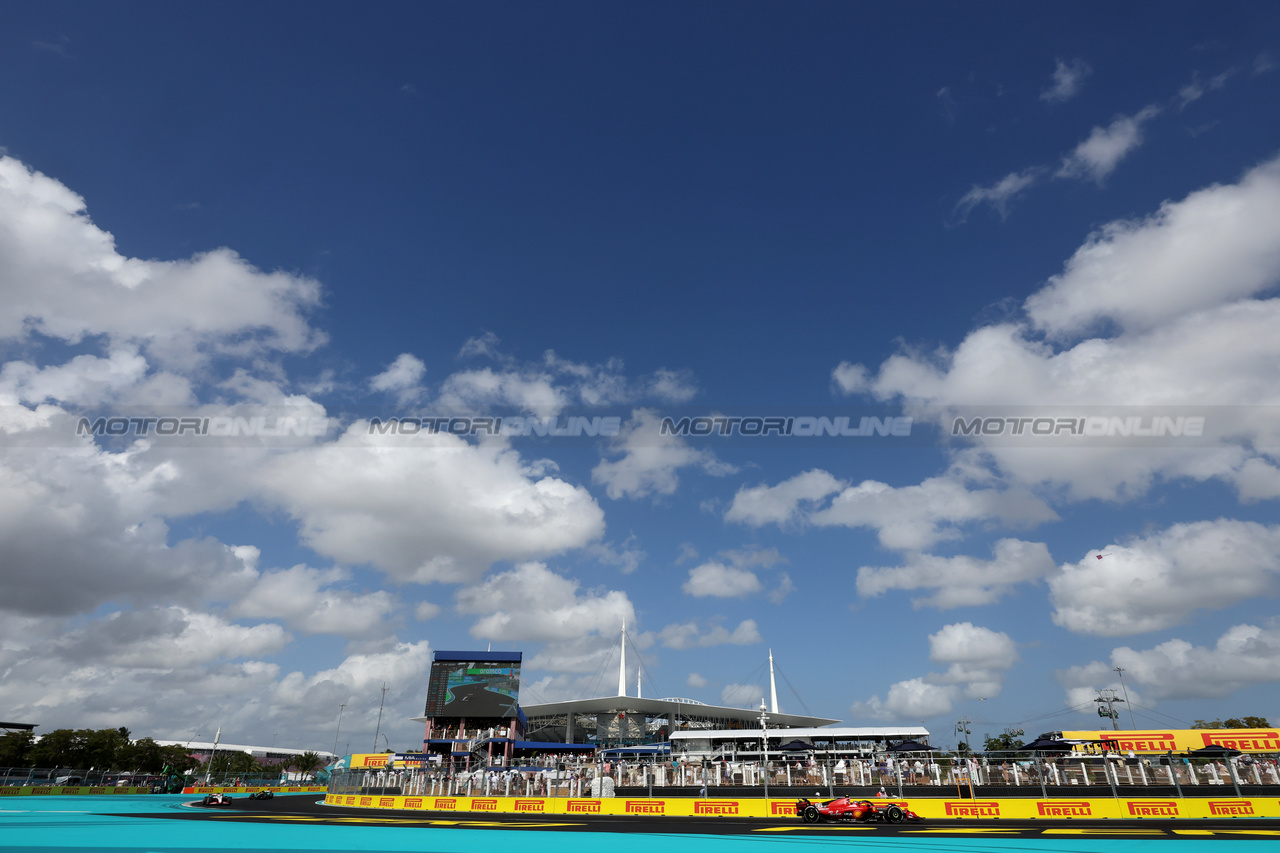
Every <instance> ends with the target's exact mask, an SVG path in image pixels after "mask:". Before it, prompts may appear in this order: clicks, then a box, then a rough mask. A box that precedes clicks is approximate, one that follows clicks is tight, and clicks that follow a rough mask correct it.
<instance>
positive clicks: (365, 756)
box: [347, 752, 426, 770]
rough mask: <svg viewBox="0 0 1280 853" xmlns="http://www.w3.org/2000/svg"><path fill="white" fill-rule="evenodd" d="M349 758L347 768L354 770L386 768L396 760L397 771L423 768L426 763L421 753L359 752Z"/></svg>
mask: <svg viewBox="0 0 1280 853" xmlns="http://www.w3.org/2000/svg"><path fill="white" fill-rule="evenodd" d="M348 758H349V759H350V763H349V764H348V765H347V766H348V767H349V768H351V769H352V770H355V769H357V768H360V767H372V768H378V767H386V766H387V765H388V763H390V762H391V759H395V762H394V766H395V769H396V770H406V769H408V768H411V767H422V766H423V765H424V764H425V763H426V757H425V756H424V755H423V754H422V753H420V752H398V753H391V752H357V753H355V754H354V755H350V756H348Z"/></svg>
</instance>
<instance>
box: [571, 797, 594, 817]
mask: <svg viewBox="0 0 1280 853" xmlns="http://www.w3.org/2000/svg"><path fill="white" fill-rule="evenodd" d="M564 810H565V811H566V812H568V813H569V814H600V801H599V800H569V801H568V802H567V803H566V804H565V807H564Z"/></svg>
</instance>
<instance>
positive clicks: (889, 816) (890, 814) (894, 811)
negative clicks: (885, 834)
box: [884, 806, 902, 823]
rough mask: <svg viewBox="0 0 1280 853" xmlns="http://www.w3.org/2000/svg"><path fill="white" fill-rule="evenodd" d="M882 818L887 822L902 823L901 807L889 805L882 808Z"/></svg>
mask: <svg viewBox="0 0 1280 853" xmlns="http://www.w3.org/2000/svg"><path fill="white" fill-rule="evenodd" d="M884 819H885V820H887V821H888V822H889V823H902V809H900V808H898V807H897V806H889V808H887V809H885V810H884Z"/></svg>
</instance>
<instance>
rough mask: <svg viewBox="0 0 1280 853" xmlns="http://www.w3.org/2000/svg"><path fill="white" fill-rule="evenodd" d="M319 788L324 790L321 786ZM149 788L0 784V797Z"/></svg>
mask: <svg viewBox="0 0 1280 853" xmlns="http://www.w3.org/2000/svg"><path fill="white" fill-rule="evenodd" d="M321 790H324V789H323V788H322V789H321ZM149 793H151V789H150V788H134V787H120V788H86V787H81V786H76V787H68V786H63V785H45V786H39V787H19V786H17V785H10V786H0V797H48V796H67V795H75V794H149Z"/></svg>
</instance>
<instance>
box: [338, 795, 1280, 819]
mask: <svg viewBox="0 0 1280 853" xmlns="http://www.w3.org/2000/svg"><path fill="white" fill-rule="evenodd" d="M324 801H325V803H326V804H328V805H331V806H348V807H354V808H368V809H406V810H419V809H420V810H423V811H431V812H443V813H453V814H459V815H461V814H466V815H469V816H472V817H476V816H482V815H484V814H523V815H530V816H533V815H554V816H558V817H573V816H575V815H636V816H641V815H662V816H667V817H689V818H699V817H759V818H793V819H794V818H795V816H796V811H795V800H763V799H734V798H730V797H726V798H713V799H705V800H704V799H692V798H679V799H670V800H667V799H648V798H630V797H614V798H610V799H601V800H593V799H586V798H573V797H435V796H421V797H402V796H380V795H377V794H329V795H327V796H326V797H325V798H324ZM876 802H877V803H878V804H881V805H888V804H889V803H897V804H898V805H901V806H906V807H908V808H910V809H911V810H912V811H914V812H915V813H916V814H918V815H920V817H922V818H924V819H925V820H965V819H975V820H998V819H1001V818H1014V819H1019V820H1035V819H1043V820H1069V819H1083V820H1099V819H1104V818H1106V819H1112V820H1116V819H1122V818H1123V819H1130V820H1132V819H1140V818H1161V819H1168V818H1190V819H1200V818H1225V817H1280V800H1277V799H1276V798H1274V797H1265V798H1263V797H1195V798H1186V799H1182V798H1178V797H1137V798H1132V799H1128V798H1126V799H1114V798H1111V797H1107V798H1101V799H1086V798H1080V799H1070V800H1068V799H1049V800H1038V799H1030V798H1019V799H978V800H966V799H960V800H953V799H943V798H938V799H907V800H898V799H889V800H876Z"/></svg>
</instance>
